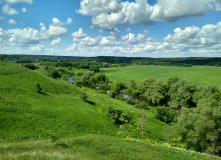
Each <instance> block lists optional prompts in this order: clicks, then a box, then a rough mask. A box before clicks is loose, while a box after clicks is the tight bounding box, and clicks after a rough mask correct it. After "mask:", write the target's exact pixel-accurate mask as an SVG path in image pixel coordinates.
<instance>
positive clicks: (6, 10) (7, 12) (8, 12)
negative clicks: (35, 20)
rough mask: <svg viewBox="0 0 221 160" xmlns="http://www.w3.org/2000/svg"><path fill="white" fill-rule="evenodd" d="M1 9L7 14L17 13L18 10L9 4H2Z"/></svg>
mask: <svg viewBox="0 0 221 160" xmlns="http://www.w3.org/2000/svg"><path fill="white" fill-rule="evenodd" d="M2 11H3V13H5V14H8V15H15V14H18V11H17V10H16V9H14V8H11V7H10V6H9V4H6V5H4V6H3V7H2Z"/></svg>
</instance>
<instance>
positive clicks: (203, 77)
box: [102, 65, 221, 89]
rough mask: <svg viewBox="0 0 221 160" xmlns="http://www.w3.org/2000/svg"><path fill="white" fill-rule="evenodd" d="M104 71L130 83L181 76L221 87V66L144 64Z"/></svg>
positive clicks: (108, 75) (202, 83) (191, 80)
mask: <svg viewBox="0 0 221 160" xmlns="http://www.w3.org/2000/svg"><path fill="white" fill-rule="evenodd" d="M102 71H103V72H104V73H105V75H106V76H107V77H108V79H110V80H112V81H122V82H124V83H126V84H129V82H130V80H134V81H135V82H136V83H138V84H139V83H140V82H141V81H143V80H145V79H147V78H150V77H153V78H156V79H157V80H162V81H163V82H166V81H167V80H168V79H169V78H172V77H180V78H183V79H185V80H187V81H188V82H192V83H193V84H195V85H197V86H203V87H205V86H208V85H214V86H217V87H218V88H219V89H221V83H220V81H221V74H220V73H221V67H214V66H193V67H178V66H160V65H143V66H127V67H114V68H104V69H102Z"/></svg>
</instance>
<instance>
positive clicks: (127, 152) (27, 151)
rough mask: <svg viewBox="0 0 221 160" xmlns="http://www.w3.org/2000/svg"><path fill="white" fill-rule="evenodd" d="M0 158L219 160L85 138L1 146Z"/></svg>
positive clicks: (129, 142) (130, 141) (130, 142)
mask: <svg viewBox="0 0 221 160" xmlns="http://www.w3.org/2000/svg"><path fill="white" fill-rule="evenodd" d="M0 153H1V154H0V159H10V160H29V159H53V160H63V159H71V160H72V159H73V160H79V159H82V160H97V159H102V160H116V159H120V160H128V159H130V160H148V159H154V160H177V159H179V160H209V159H212V158H213V159H214V160H219V159H221V158H218V157H212V156H209V155H207V154H201V153H197V152H193V151H187V150H180V149H178V148H174V147H170V146H166V145H160V144H154V143H149V142H143V141H138V140H136V139H120V138H116V137H111V136H101V135H86V136H78V137H74V138H68V139H61V140H59V141H58V142H56V143H52V142H49V141H42V140H38V141H25V142H14V143H0Z"/></svg>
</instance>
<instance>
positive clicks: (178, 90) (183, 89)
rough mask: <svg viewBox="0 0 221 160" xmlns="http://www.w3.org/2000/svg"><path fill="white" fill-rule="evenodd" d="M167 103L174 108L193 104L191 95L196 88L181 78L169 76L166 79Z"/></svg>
mask: <svg viewBox="0 0 221 160" xmlns="http://www.w3.org/2000/svg"><path fill="white" fill-rule="evenodd" d="M168 87H169V91H168V93H167V94H168V96H169V97H170V98H169V105H170V106H172V107H175V108H181V107H190V106H195V104H194V102H193V95H194V93H195V92H196V90H197V88H196V86H195V85H193V84H191V83H188V82H186V81H185V80H183V79H181V78H170V79H169V80H168Z"/></svg>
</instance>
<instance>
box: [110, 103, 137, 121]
mask: <svg viewBox="0 0 221 160" xmlns="http://www.w3.org/2000/svg"><path fill="white" fill-rule="evenodd" d="M107 116H108V117H109V118H110V119H111V121H113V122H114V123H115V124H116V125H122V124H124V123H128V124H134V113H132V112H131V111H130V112H127V113H124V112H123V111H122V110H120V109H118V108H113V107H109V109H108V113H107Z"/></svg>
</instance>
